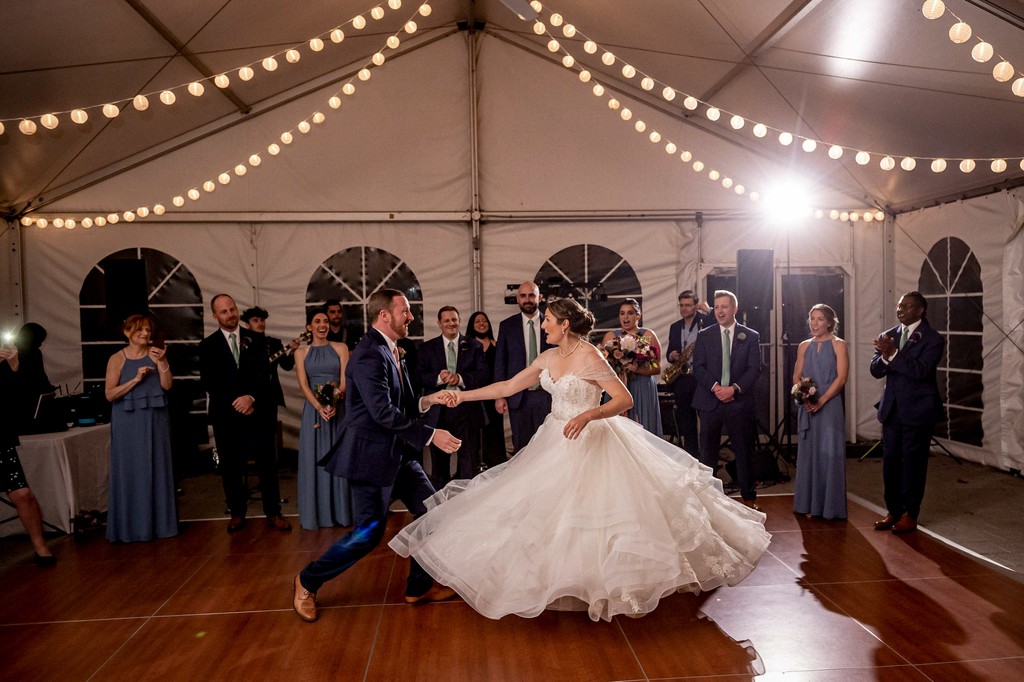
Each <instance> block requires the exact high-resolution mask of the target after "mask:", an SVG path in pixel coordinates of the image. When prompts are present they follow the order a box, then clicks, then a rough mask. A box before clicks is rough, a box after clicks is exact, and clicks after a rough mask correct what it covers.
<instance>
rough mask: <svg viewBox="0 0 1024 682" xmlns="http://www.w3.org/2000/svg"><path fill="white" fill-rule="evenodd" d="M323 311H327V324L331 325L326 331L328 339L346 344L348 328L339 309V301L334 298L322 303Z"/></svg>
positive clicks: (347, 344)
mask: <svg viewBox="0 0 1024 682" xmlns="http://www.w3.org/2000/svg"><path fill="white" fill-rule="evenodd" d="M324 312H325V313H327V324H329V325H331V329H330V331H328V332H327V340H328V341H338V342H339V343H343V344H345V345H346V346H348V347H349V348H350V349H351V348H352V346H350V345H349V343H348V328H346V327H345V315H344V313H342V311H341V301H339V300H338V299H336V298H332V299H331V300H329V301H327V302H326V303H324Z"/></svg>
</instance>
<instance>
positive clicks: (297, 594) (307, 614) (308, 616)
mask: <svg viewBox="0 0 1024 682" xmlns="http://www.w3.org/2000/svg"><path fill="white" fill-rule="evenodd" d="M294 583H295V585H294V588H295V589H294V594H293V595H292V608H293V609H295V613H297V614H299V618H301V619H302V620H304V621H306V622H307V623H312V622H314V621H315V620H316V619H317V618H319V617H320V616H319V614H317V612H316V595H315V594H313V593H312V592H310V591H309V590H307V589H306V588H305V587H303V586H302V582H301V581H300V580H299V576H297V575H296V576H295V581H294Z"/></svg>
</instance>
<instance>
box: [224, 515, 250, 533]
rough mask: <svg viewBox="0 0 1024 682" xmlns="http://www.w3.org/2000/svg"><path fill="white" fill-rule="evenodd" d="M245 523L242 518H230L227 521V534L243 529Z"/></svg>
mask: <svg viewBox="0 0 1024 682" xmlns="http://www.w3.org/2000/svg"><path fill="white" fill-rule="evenodd" d="M245 523H246V521H245V517H244V516H232V517H231V520H230V521H228V532H229V533H237V532H238V531H240V530H242V529H243V528H245Z"/></svg>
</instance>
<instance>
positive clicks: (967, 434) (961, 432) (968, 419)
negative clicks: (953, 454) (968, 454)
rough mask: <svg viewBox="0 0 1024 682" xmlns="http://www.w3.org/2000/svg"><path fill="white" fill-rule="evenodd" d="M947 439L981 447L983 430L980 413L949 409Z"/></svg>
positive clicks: (983, 435)
mask: <svg viewBox="0 0 1024 682" xmlns="http://www.w3.org/2000/svg"><path fill="white" fill-rule="evenodd" d="M949 438H950V439H951V440H955V441H958V442H960V443H967V444H968V445H974V446H977V447H981V446H982V442H983V440H984V438H985V429H984V428H983V427H982V424H981V413H980V412H974V411H971V410H961V409H957V408H956V407H950V408H949Z"/></svg>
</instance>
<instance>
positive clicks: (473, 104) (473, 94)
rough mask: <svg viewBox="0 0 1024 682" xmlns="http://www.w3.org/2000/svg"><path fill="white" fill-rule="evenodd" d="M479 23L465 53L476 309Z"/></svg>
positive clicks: (479, 290) (478, 301)
mask: <svg viewBox="0 0 1024 682" xmlns="http://www.w3.org/2000/svg"><path fill="white" fill-rule="evenodd" d="M476 28H477V27H476V26H475V25H474V26H472V27H471V28H470V30H467V31H466V48H467V49H466V53H467V55H468V58H469V148H470V152H469V158H470V170H469V178H470V183H471V190H472V206H471V207H470V230H471V233H472V240H471V243H472V247H473V256H472V261H471V263H470V267H471V272H472V273H473V274H472V282H471V283H470V288H471V290H472V297H473V308H474V309H475V310H482V309H483V279H482V267H481V265H482V262H481V253H480V246H481V241H482V240H481V234H480V163H479V152H480V149H479V135H478V120H477V115H478V111H477V82H476V79H477V69H476V60H477V48H478V46H479V40H478V36H479V35H480V34H479V32H478V31H477V30H476Z"/></svg>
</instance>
